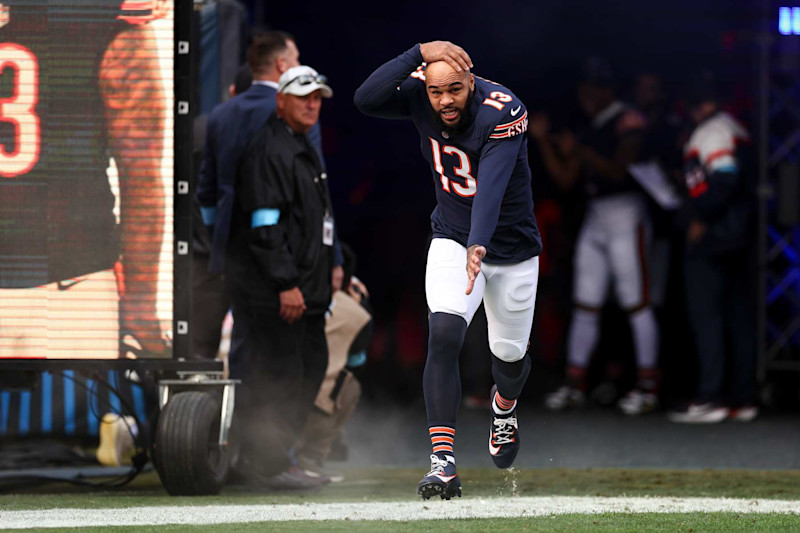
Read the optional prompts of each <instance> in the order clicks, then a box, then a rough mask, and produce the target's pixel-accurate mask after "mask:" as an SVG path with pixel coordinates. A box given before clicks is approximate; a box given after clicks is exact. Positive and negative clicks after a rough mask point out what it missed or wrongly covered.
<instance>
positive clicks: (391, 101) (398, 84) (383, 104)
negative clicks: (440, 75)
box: [353, 44, 425, 118]
mask: <svg viewBox="0 0 800 533" xmlns="http://www.w3.org/2000/svg"><path fill="white" fill-rule="evenodd" d="M420 65H422V52H420V47H419V45H418V44H417V45H414V47H413V48H411V49H409V50H407V51H406V52H404V53H402V54H400V55H399V56H397V57H396V58H394V59H392V60H390V61H388V62H386V63H384V64H383V65H381V66H380V67H378V69H377V70H376V71H375V72H373V73H372V74H371V75H370V76H369V78H367V79H366V81H364V83H362V84H361V86H360V87H359V88H358V89H357V90H356V93H355V95H354V97H353V102H354V103H355V105H356V107H357V108H358V109H359V111H361V112H362V113H364V114H365V115H371V116H374V117H379V118H409V117H410V116H411V106H410V103H409V99H410V97H411V94H412V93H413V92H414V91H417V90H419V89H420V87H421V85H420V84H421V83H422V84H423V85H424V79H425V77H424V73H423V72H422V69H421V67H420Z"/></svg>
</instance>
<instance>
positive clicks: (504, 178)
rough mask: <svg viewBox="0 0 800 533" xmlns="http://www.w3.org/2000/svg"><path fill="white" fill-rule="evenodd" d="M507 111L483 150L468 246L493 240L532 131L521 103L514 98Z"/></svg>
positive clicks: (494, 128) (526, 112) (483, 244)
mask: <svg viewBox="0 0 800 533" xmlns="http://www.w3.org/2000/svg"><path fill="white" fill-rule="evenodd" d="M504 110H505V111H506V112H505V113H504V114H503V115H502V118H501V119H500V120H498V121H497V122H496V123H493V124H492V128H491V132H490V134H489V140H488V141H487V142H486V144H485V145H484V146H483V148H482V150H481V157H480V165H479V167H478V176H477V182H478V191H477V192H476V194H475V199H474V200H473V203H472V218H471V221H470V232H469V238H468V239H467V247H469V246H472V245H475V244H479V245H481V246H486V245H487V244H488V243H489V241H490V240H491V239H492V235H494V231H495V228H496V227H497V220H498V219H499V217H500V205H501V204H502V202H503V196H504V195H505V192H506V188H507V187H508V181H509V179H510V178H511V174H512V173H513V172H514V167H515V166H516V165H517V157H518V156H519V152H520V148H521V146H522V143H523V142H524V140H525V132H526V131H527V130H528V111H527V109H525V106H524V105H522V103H521V102H519V101H518V100H516V99H514V100H513V101H512V102H511V103H510V104H509V105H507V106H506V107H505V108H504ZM526 164H527V162H526Z"/></svg>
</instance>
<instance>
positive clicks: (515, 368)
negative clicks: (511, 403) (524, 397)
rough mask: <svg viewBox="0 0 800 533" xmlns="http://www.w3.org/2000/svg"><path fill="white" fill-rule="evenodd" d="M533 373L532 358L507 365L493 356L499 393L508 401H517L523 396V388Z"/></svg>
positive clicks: (493, 369) (493, 366)
mask: <svg viewBox="0 0 800 533" xmlns="http://www.w3.org/2000/svg"><path fill="white" fill-rule="evenodd" d="M530 372H531V356H530V355H528V354H527V353H526V354H525V357H523V358H522V359H520V360H519V361H514V362H513V363H507V362H506V361H502V360H500V359H498V358H497V357H495V356H494V355H492V375H493V376H494V382H495V384H496V385H497V392H499V393H500V396H502V397H503V398H505V399H506V400H516V399H517V398H519V395H520V394H522V388H523V387H524V386H525V382H526V381H528V374H530Z"/></svg>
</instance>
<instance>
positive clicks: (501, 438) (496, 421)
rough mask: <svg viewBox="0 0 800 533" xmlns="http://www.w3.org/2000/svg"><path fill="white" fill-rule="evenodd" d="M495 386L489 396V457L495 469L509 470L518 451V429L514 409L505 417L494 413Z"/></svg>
mask: <svg viewBox="0 0 800 533" xmlns="http://www.w3.org/2000/svg"><path fill="white" fill-rule="evenodd" d="M496 392H497V385H495V386H493V387H492V392H491V394H490V395H489V398H490V400H491V401H490V406H489V409H490V410H491V413H492V417H491V425H490V426H489V455H491V456H492V461H494V465H495V466H496V467H497V468H509V467H511V465H512V464H514V459H516V458H517V452H518V451H519V427H518V425H517V416H516V415H517V410H516V408H515V409H514V410H513V411H511V412H510V413H508V414H507V415H498V414H497V413H495V412H494V407H493V406H494V395H495V393H496Z"/></svg>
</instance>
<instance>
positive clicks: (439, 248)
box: [425, 239, 486, 324]
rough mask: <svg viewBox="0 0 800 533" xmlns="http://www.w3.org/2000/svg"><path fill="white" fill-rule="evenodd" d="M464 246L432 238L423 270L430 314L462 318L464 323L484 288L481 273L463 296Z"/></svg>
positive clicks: (465, 281)
mask: <svg viewBox="0 0 800 533" xmlns="http://www.w3.org/2000/svg"><path fill="white" fill-rule="evenodd" d="M467 282H468V277H467V249H466V248H464V247H463V246H461V245H460V244H458V243H457V242H455V241H451V240H450V239H433V241H431V247H430V249H429V250H428V264H427V267H426V269H425V296H426V298H427V300H428V309H430V311H431V313H448V314H451V315H458V316H460V317H462V318H463V319H464V320H465V321H466V322H467V324H469V323H470V322H471V321H472V317H473V316H474V315H475V312H476V311H477V310H478V306H480V304H481V299H482V298H483V291H484V288H485V287H486V278H485V277H484V274H483V272H481V273H480V274H479V275H478V277H477V279H476V280H475V286H474V287H473V289H472V293H471V294H470V295H469V296H467V295H466V294H465V292H466V290H467Z"/></svg>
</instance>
